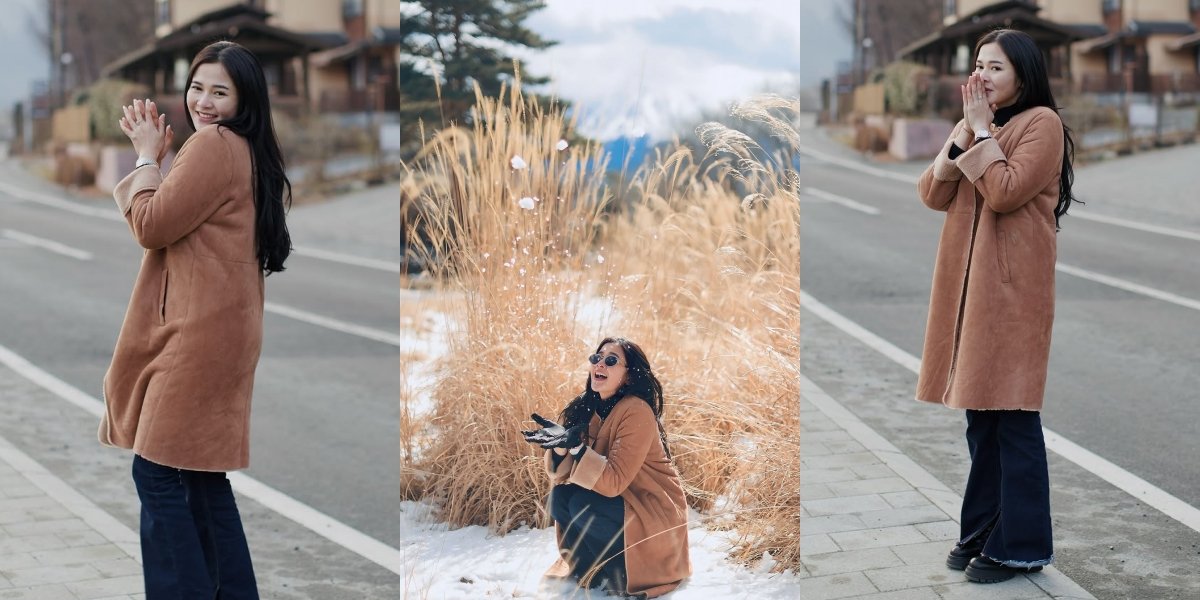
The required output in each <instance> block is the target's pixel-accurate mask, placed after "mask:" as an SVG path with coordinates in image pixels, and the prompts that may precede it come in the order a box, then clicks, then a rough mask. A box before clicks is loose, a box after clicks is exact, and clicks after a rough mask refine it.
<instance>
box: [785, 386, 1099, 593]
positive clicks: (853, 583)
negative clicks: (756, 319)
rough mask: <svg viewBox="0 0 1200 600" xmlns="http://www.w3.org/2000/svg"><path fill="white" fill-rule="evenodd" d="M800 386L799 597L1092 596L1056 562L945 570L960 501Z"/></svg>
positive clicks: (820, 395)
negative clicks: (1010, 573) (1029, 569)
mask: <svg viewBox="0 0 1200 600" xmlns="http://www.w3.org/2000/svg"><path fill="white" fill-rule="evenodd" d="M801 382H802V383H801V416H800V432H801V433H800V456H801V467H800V506H801V508H800V533H801V538H800V549H801V565H802V567H803V571H802V572H801V576H802V577H803V579H801V589H802V590H803V594H802V596H803V597H804V599H805V600H829V599H834V598H860V599H864V600H865V599H870V600H951V599H955V600H958V599H962V600H967V599H970V600H1023V599H1027V598H1028V599H1033V598H1056V599H1068V598H1070V599H1077V598H1078V599H1092V600H1094V597H1093V596H1092V595H1091V594H1089V593H1088V592H1087V591H1086V590H1084V589H1083V588H1081V587H1079V586H1078V585H1077V584H1076V583H1075V582H1073V581H1071V580H1070V579H1069V578H1068V577H1067V576H1066V575H1063V574H1062V573H1061V572H1059V571H1058V570H1057V569H1055V568H1054V567H1053V566H1050V567H1047V568H1046V569H1045V570H1043V571H1042V572H1041V573H1035V574H1031V575H1018V576H1017V577H1015V578H1013V579H1011V580H1009V581H1006V582H1003V583H996V584H988V585H982V584H976V583H971V582H969V581H967V579H966V577H965V576H964V575H963V573H962V572H961V571H954V570H951V569H949V568H947V567H946V564H945V560H946V553H947V552H948V551H949V550H950V548H951V547H953V546H954V542H955V540H956V539H957V537H958V523H957V520H956V515H957V514H958V510H959V507H960V503H961V501H962V498H961V497H960V496H959V495H958V494H956V493H955V492H953V491H951V490H950V489H949V488H947V487H946V486H945V485H943V484H942V483H941V482H940V481H938V480H937V479H935V478H934V477H933V476H932V475H931V474H929V472H927V471H925V469H923V468H922V467H921V466H919V465H917V464H916V463H915V462H913V461H912V460H911V459H910V458H908V457H907V456H905V455H904V454H903V453H902V452H900V451H899V450H898V449H897V448H896V447H895V446H893V445H892V444H891V443H889V442H888V441H887V440H885V439H884V438H882V437H881V436H879V434H877V433H875V431H874V430H872V429H871V428H870V427H868V426H867V425H866V424H864V423H863V422H862V421H860V420H859V419H858V418H857V417H855V416H854V415H853V414H852V413H851V412H850V411H848V410H846V409H845V408H844V407H843V406H842V405H841V404H839V403H838V402H837V401H836V400H835V399H833V398H832V397H830V396H829V395H828V394H826V393H825V392H824V391H822V390H821V389H820V388H818V387H817V386H816V384H814V383H813V382H811V381H809V380H808V379H807V378H802V380H801Z"/></svg>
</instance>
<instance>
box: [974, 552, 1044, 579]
mask: <svg viewBox="0 0 1200 600" xmlns="http://www.w3.org/2000/svg"><path fill="white" fill-rule="evenodd" d="M1041 570H1042V568H1041V567H1009V566H1005V565H1002V564H1000V563H998V562H996V561H994V560H992V559H990V558H988V557H986V556H977V557H975V558H973V559H971V562H970V563H969V564H968V565H967V568H966V572H967V580H968V581H974V582H975V583H1000V582H1001V581H1008V580H1009V579H1012V578H1013V577H1015V576H1016V575H1017V573H1037V572H1038V571H1041Z"/></svg>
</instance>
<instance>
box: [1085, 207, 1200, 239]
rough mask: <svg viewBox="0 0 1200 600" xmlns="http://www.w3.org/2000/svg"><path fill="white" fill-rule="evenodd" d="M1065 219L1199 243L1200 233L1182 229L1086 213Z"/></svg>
mask: <svg viewBox="0 0 1200 600" xmlns="http://www.w3.org/2000/svg"><path fill="white" fill-rule="evenodd" d="M1067 217H1068V218H1071V219H1083V220H1085V221H1095V222H1097V223H1104V224H1106V225H1116V226H1117V227H1125V228H1126V229H1136V230H1138V231H1145V232H1148V233H1157V234H1159V235H1166V236H1170V237H1177V238H1182V239H1185V240H1192V241H1195V242H1200V233H1196V232H1194V231H1186V230H1183V229H1174V228H1172V227H1162V226H1159V225H1151V224H1149V223H1139V222H1137V221H1130V220H1128V219H1122V218H1120V217H1106V216H1104V215H1094V214H1092V213H1087V212H1081V213H1074V212H1072V213H1067Z"/></svg>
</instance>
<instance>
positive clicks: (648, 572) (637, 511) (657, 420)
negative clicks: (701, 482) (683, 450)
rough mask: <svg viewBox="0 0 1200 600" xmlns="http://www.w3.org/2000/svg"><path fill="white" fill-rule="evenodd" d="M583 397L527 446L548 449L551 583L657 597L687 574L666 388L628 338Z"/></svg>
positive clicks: (603, 345)
mask: <svg viewBox="0 0 1200 600" xmlns="http://www.w3.org/2000/svg"><path fill="white" fill-rule="evenodd" d="M589 361H590V362H591V363H592V368H591V372H590V373H589V374H588V380H587V385H586V389H585V390H584V392H583V393H582V394H580V395H579V396H577V397H576V398H575V399H574V400H573V401H572V402H571V403H570V404H569V405H567V407H566V408H565V409H563V411H562V414H561V415H560V419H561V421H562V423H563V424H562V425H561V426H560V425H558V424H557V423H554V422H553V421H550V420H549V419H545V418H543V417H541V416H539V415H536V414H535V415H533V419H534V420H535V421H537V422H538V424H539V425H541V426H542V429H539V430H534V431H526V432H524V433H525V439H526V440H528V441H530V442H534V443H538V444H540V445H541V446H542V447H543V448H547V449H548V450H547V451H546V454H545V465H546V472H547V473H548V474H549V475H550V479H551V482H552V483H553V484H554V488H553V489H552V490H551V492H550V499H549V502H548V504H549V505H550V515H551V516H552V517H553V518H554V524H555V531H556V533H557V539H558V549H559V554H560V558H559V560H558V561H557V562H556V563H555V564H554V565H553V566H552V567H551V568H550V571H549V572H548V573H547V575H548V576H554V577H567V576H574V577H576V578H578V579H580V582H581V585H587V586H589V587H591V586H593V585H600V586H603V587H605V588H606V589H608V590H609V591H611V592H613V593H617V594H620V595H622V596H624V595H626V594H632V595H635V596H640V597H649V598H653V597H656V596H660V595H662V594H665V593H667V592H669V591H671V590H673V589H675V587H676V586H678V585H679V583H680V581H682V580H683V579H684V578H685V577H687V576H688V575H690V574H691V571H692V566H691V562H690V561H689V559H688V539H687V504H686V502H685V499H684V493H683V486H682V485H681V484H680V480H679V474H678V473H677V472H676V471H675V467H674V465H673V464H672V463H671V454H670V450H669V449H668V446H667V440H666V434H665V433H664V432H663V429H662V423H661V418H662V406H663V404H662V403H663V400H662V397H663V396H662V385H661V384H660V383H659V382H658V379H657V378H656V377H655V376H654V373H653V372H652V371H651V370H650V362H649V360H647V358H646V354H645V353H644V352H642V349H641V348H640V347H638V345H637V344H635V343H633V342H631V341H629V340H626V339H624V338H606V339H605V340H604V341H602V342H600V345H599V347H598V348H597V349H596V353H595V354H593V355H592V356H590V357H589Z"/></svg>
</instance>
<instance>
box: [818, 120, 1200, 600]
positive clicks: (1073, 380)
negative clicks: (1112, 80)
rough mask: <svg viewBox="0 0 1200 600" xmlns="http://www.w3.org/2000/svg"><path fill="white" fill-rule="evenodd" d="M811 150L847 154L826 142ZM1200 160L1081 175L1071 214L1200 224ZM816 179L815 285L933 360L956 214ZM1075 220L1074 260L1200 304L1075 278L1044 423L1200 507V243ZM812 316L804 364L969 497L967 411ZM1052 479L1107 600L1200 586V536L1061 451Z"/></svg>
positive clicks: (872, 326) (1061, 539) (1072, 544)
mask: <svg viewBox="0 0 1200 600" xmlns="http://www.w3.org/2000/svg"><path fill="white" fill-rule="evenodd" d="M810 142H812V144H813V145H814V146H820V147H823V148H825V149H830V150H832V148H831V147H830V146H828V145H827V144H826V145H824V146H822V143H823V142H822V140H821V139H819V138H818V137H813V136H811V135H810ZM1197 165H1200V147H1197V146H1186V147H1182V148H1177V149H1170V150H1163V151H1158V152H1154V153H1151V154H1147V155H1144V156H1139V157H1134V158H1124V159H1117V160H1113V161H1109V162H1105V163H1101V164H1097V165H1093V166H1090V167H1082V168H1080V169H1078V170H1077V172H1076V181H1077V184H1076V186H1077V187H1076V189H1077V191H1078V192H1079V195H1080V196H1081V197H1082V199H1084V200H1086V201H1087V202H1088V204H1087V205H1083V206H1080V205H1077V206H1075V207H1074V208H1073V209H1072V212H1074V213H1088V214H1096V215H1108V216H1118V217H1123V218H1125V219H1136V220H1139V221H1141V222H1144V223H1148V224H1152V225H1156V226H1159V227H1166V228H1175V229H1181V230H1184V231H1185V232H1188V233H1191V234H1192V235H1193V236H1194V235H1197V234H1200V203H1198V202H1197V199H1198V197H1197V195H1196V190H1197V189H1200V172H1198V170H1197V168H1196V166H1197ZM915 168H916V170H918V171H919V166H915ZM897 170H899V171H904V172H906V173H909V174H911V173H913V172H914V166H913V165H906V166H900V167H898V168H897ZM801 182H802V185H803V186H804V187H805V188H813V189H815V190H819V192H816V193H807V194H804V195H802V198H801V259H802V262H801V286H802V289H803V290H804V291H805V292H807V293H808V294H810V295H811V296H813V297H814V298H816V299H817V300H819V301H820V302H822V303H824V304H825V305H827V306H829V307H830V308H832V309H833V310H835V311H837V312H839V313H841V314H842V315H843V316H845V317H847V318H849V319H851V320H853V321H854V322H856V323H858V324H859V325H861V326H863V327H865V328H866V329H867V330H869V331H871V332H873V333H875V334H876V335H878V336H880V337H882V338H883V339H885V340H887V341H888V342H891V343H892V344H894V345H895V346H897V347H899V348H900V349H902V350H904V351H905V352H907V353H909V354H911V355H914V356H917V357H919V356H920V353H921V343H922V339H923V335H924V326H925V317H926V314H927V308H928V300H929V286H930V280H931V277H932V268H933V260H934V256H935V251H936V246H937V236H938V233H939V231H940V227H941V223H942V221H943V217H944V215H943V214H942V213H937V212H934V211H931V210H929V209H927V208H925V207H924V205H923V204H921V202H920V200H919V199H918V198H917V195H916V190H915V186H913V185H910V184H907V183H902V182H899V181H895V180H892V179H886V178H882V177H878V176H872V175H870V174H867V173H863V172H858V171H854V170H850V169H847V168H845V167H843V166H839V165H835V164H831V163H829V162H825V161H822V160H819V159H813V158H809V157H805V158H804V159H802V165H801ZM820 192H827V193H832V194H836V195H838V196H841V197H844V198H847V199H849V200H853V201H855V202H858V203H861V204H863V205H866V206H869V207H873V208H875V209H877V210H878V211H879V212H878V214H868V213H866V212H862V211H859V210H854V209H851V208H849V207H847V206H846V205H845V204H843V203H838V202H834V201H830V200H828V199H827V198H828V197H827V196H823V195H822V194H821V193H820ZM1062 224H1063V230H1062V231H1061V232H1060V233H1059V237H1058V243H1059V263H1060V265H1064V264H1065V265H1069V266H1074V267H1078V268H1081V269H1086V270H1088V271H1092V272H1096V273H1099V274H1102V275H1105V276H1108V277H1113V278H1118V279H1120V280H1124V281H1127V282H1132V283H1135V284H1138V285H1141V286H1145V287H1148V288H1153V289H1155V290H1159V291H1162V292H1168V293H1170V294H1174V295H1175V297H1176V298H1177V299H1178V300H1180V301H1181V302H1182V303H1184V304H1187V303H1188V302H1189V301H1190V302H1191V303H1193V305H1192V306H1191V307H1187V306H1181V305H1179V304H1178V303H1171V302H1167V301H1164V300H1162V299H1156V298H1153V297H1148V296H1147V295H1144V294H1139V293H1133V292H1130V291H1126V290H1122V289H1118V288H1116V287H1113V286H1111V285H1104V284H1101V283H1097V282H1095V281H1092V280H1088V279H1084V278H1080V277H1077V276H1073V275H1068V274H1065V273H1062V272H1059V273H1058V275H1057V308H1056V319H1055V326H1054V333H1053V346H1052V349H1051V360H1050V375H1049V381H1048V387H1047V390H1046V400H1045V408H1044V411H1043V423H1044V425H1045V426H1046V427H1047V428H1048V429H1051V430H1053V431H1055V432H1057V433H1058V434H1060V435H1062V436H1064V437H1066V438H1067V439H1069V440H1071V441H1073V442H1075V443H1077V444H1079V445H1080V446H1082V447H1084V448H1086V449H1088V450H1090V451H1091V452H1093V453H1095V454H1097V455H1099V456H1101V457H1103V458H1105V459H1107V460H1108V461H1111V462H1112V463H1115V464H1116V465H1118V466H1120V467H1122V468H1124V469H1126V470H1128V471H1130V472H1132V473H1133V474H1135V475H1137V476H1138V477H1141V478H1142V479H1144V480H1146V481H1148V482H1149V483H1151V484H1153V485H1154V486H1157V487H1159V488H1161V489H1162V490H1165V491H1166V492H1168V493H1170V494H1172V495H1174V496H1175V497H1177V498H1179V499H1180V500H1182V501H1183V502H1185V503H1187V504H1189V505H1191V506H1193V507H1200V464H1198V463H1197V460H1196V458H1197V456H1200V436H1197V427H1198V426H1197V423H1200V402H1198V400H1200V373H1198V371H1197V369H1196V367H1195V364H1196V360H1197V353H1198V350H1200V345H1198V344H1197V332H1200V312H1198V308H1197V307H1200V304H1197V302H1200V262H1198V261H1197V260H1196V259H1195V256H1196V253H1197V250H1200V239H1186V238H1181V237H1176V236H1171V235H1164V234H1162V233H1151V232H1146V231H1138V230H1134V229H1130V228H1128V227H1121V226H1116V225H1111V224H1104V223H1098V222H1095V221H1092V220H1087V219H1083V218H1072V216H1070V215H1068V216H1067V217H1065V218H1064V219H1063V221H1062ZM802 317H803V318H802V324H801V327H802V334H801V342H802V361H803V363H802V369H803V371H804V372H805V374H806V375H807V376H808V377H810V378H811V379H813V380H814V381H815V382H816V383H817V384H818V385H820V386H822V387H823V388H825V389H826V390H827V391H829V392H830V393H831V394H833V395H834V396H835V397H838V398H839V399H841V400H843V401H844V402H845V403H846V404H847V405H848V407H849V408H851V410H853V411H854V412H855V413H856V414H857V415H858V416H859V417H860V418H862V419H863V420H864V421H866V422H867V423H868V424H869V425H871V426H872V427H874V428H875V429H876V430H877V431H879V432H880V433H881V434H883V435H884V436H885V437H887V438H888V439H889V440H890V441H892V442H893V443H894V444H896V445H897V446H899V447H900V448H901V449H903V450H904V451H905V452H906V453H908V454H909V455H910V456H912V457H913V458H914V460H916V461H917V462H918V463H920V464H921V465H922V466H923V467H925V468H926V469H928V470H930V471H931V472H932V473H934V474H935V475H936V476H938V477H939V478H940V479H941V480H942V481H943V482H944V483H946V484H947V485H948V486H950V487H951V488H952V489H958V490H960V491H961V488H962V487H963V485H964V484H965V481H966V468H967V464H968V460H969V459H968V457H967V453H966V444H965V441H964V440H963V438H962V432H963V429H964V427H965V421H964V418H963V416H962V414H961V413H960V412H958V411H951V410H948V409H942V408H939V407H937V406H934V405H927V404H924V403H917V402H916V401H914V400H912V398H913V392H914V389H915V384H916V375H915V374H913V373H912V372H911V371H909V370H907V369H904V368H902V367H900V366H899V365H898V364H897V363H895V362H893V361H891V360H890V359H887V358H885V357H884V356H883V355H882V354H880V353H879V352H877V351H875V350H871V349H870V348H868V347H867V346H865V345H864V344H862V343H861V342H859V341H857V340H855V339H854V338H852V337H850V336H848V335H847V334H845V333H843V332H842V331H840V330H837V329H835V328H834V327H832V326H831V325H830V324H828V323H827V322H825V321H823V320H821V319H819V318H818V317H816V316H814V315H813V313H811V312H808V311H805V312H804V314H803V315H802ZM1051 486H1052V489H1053V496H1052V510H1053V512H1054V522H1055V535H1056V540H1055V544H1056V550H1057V566H1058V567H1059V568H1060V569H1061V570H1062V571H1063V572H1064V573H1066V574H1067V575H1069V576H1070V577H1072V578H1073V579H1074V580H1075V581H1077V582H1078V583H1080V584H1081V585H1083V586H1084V587H1085V588H1087V589H1088V590H1089V591H1091V592H1092V593H1093V594H1095V595H1096V596H1097V597H1098V598H1102V599H1103V598H1195V597H1198V595H1200V533H1197V532H1196V531H1194V530H1192V529H1190V528H1188V527H1185V526H1184V525H1182V524H1181V523H1180V522H1179V521H1176V520H1174V519H1171V518H1168V517H1167V516H1165V515H1163V514H1162V513H1160V512H1158V511H1156V510H1154V509H1152V508H1149V507H1147V506H1146V505H1144V504H1142V503H1141V502H1139V501H1138V499H1136V498H1134V497H1132V496H1131V495H1129V494H1128V493H1125V492H1123V491H1121V490H1119V489H1117V488H1115V487H1113V486H1112V485H1110V484H1108V483H1106V482H1105V481H1104V480H1103V479H1101V478H1100V477H1097V476H1096V475H1095V474H1093V473H1091V472H1089V471H1088V470H1085V469H1083V468H1081V467H1080V466H1078V465H1076V464H1074V463H1072V462H1069V461H1067V460H1065V459H1063V458H1061V457H1059V456H1057V455H1051Z"/></svg>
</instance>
